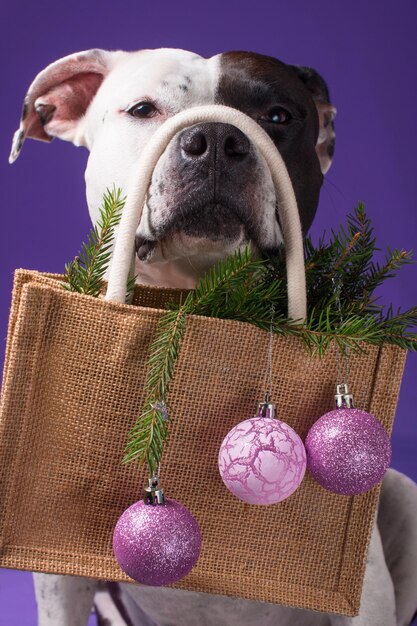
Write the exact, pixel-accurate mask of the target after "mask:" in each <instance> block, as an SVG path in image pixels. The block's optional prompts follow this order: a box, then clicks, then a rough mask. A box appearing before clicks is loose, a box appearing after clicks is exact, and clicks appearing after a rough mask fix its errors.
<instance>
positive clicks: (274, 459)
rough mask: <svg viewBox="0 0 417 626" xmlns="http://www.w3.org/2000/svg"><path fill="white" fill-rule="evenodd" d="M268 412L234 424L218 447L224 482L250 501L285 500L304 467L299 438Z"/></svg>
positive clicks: (269, 501)
mask: <svg viewBox="0 0 417 626" xmlns="http://www.w3.org/2000/svg"><path fill="white" fill-rule="evenodd" d="M269 406H273V405H269ZM260 413H261V411H260ZM269 415H270V412H268V413H267V415H266V417H262V415H261V414H260V415H258V416H257V417H252V418H250V419H247V420H245V421H244V422H241V423H240V424H237V425H236V426H235V427H234V428H232V430H231V431H230V432H229V433H228V434H227V435H226V437H225V438H224V440H223V443H222V444H221V446H220V451H219V459H218V462H219V471H220V475H221V477H222V480H223V482H224V484H225V485H226V487H227V488H228V489H229V491H231V492H232V493H233V494H234V495H235V496H237V497H238V498H240V499H241V500H244V501H245V502H249V503H250V504H265V505H266V504H275V503H276V502H281V500H285V498H288V497H289V496H290V495H291V494H292V493H294V491H295V490H296V489H297V487H298V486H299V485H300V483H301V481H302V480H303V478H304V473H305V470H306V453H305V449H304V445H303V442H302V441H301V439H300V437H299V436H298V435H297V433H296V432H295V431H294V430H293V429H292V428H291V427H290V426H288V424H285V423H284V422H281V421H279V420H277V419H275V418H273V417H270V416H269Z"/></svg>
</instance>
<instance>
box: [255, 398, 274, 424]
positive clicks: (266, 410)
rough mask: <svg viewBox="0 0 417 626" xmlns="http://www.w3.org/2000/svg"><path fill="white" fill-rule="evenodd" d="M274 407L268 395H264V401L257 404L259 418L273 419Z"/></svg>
mask: <svg viewBox="0 0 417 626" xmlns="http://www.w3.org/2000/svg"><path fill="white" fill-rule="evenodd" d="M275 409H276V405H275V404H272V402H271V396H270V395H269V393H266V394H265V400H264V401H263V402H260V403H259V407H258V415H259V416H260V417H272V418H274V417H275Z"/></svg>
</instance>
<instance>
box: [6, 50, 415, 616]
mask: <svg viewBox="0 0 417 626" xmlns="http://www.w3.org/2000/svg"><path fill="white" fill-rule="evenodd" d="M83 55H84V56H83ZM219 58H220V57H219V55H218V56H214V57H212V58H210V59H203V58H202V57H200V56H198V55H196V54H194V53H191V52H187V51H183V50H170V49H160V50H143V51H139V52H135V53H125V52H121V51H117V52H106V51H97V53H89V52H87V53H81V54H80V55H78V56H77V55H72V56H71V57H68V58H67V59H64V60H63V61H59V62H57V63H55V64H52V66H50V67H49V68H47V70H48V71H44V72H43V73H41V74H40V75H39V77H38V78H37V79H36V80H35V81H34V83H33V85H32V87H31V90H29V93H28V101H29V103H30V104H31V105H32V106H34V108H35V109H36V110H37V111H38V112H39V111H45V110H47V108H48V106H49V107H56V114H55V115H54V116H53V117H52V119H50V120H46V121H45V123H44V124H43V128H41V127H40V126H37V125H36V124H37V122H36V121H34V120H32V119H31V120H30V124H29V123H26V127H25V126H24V124H23V122H22V126H21V129H20V130H19V131H18V133H17V134H16V136H15V142H14V146H13V150H12V156H11V160H12V161H13V160H14V159H15V158H16V157H17V154H18V152H19V150H20V147H21V144H22V142H23V139H24V137H25V135H26V133H28V132H29V130H30V127H31V128H32V130H31V134H29V136H32V137H35V138H38V139H44V140H48V139H49V138H50V137H54V136H57V137H60V138H61V139H65V140H68V141H72V142H73V143H74V144H75V145H78V146H85V147H86V148H88V150H89V151H90V156H89V160H88V166H87V170H86V174H85V179H86V188H87V201H88V206H89V211H90V216H91V220H92V222H93V223H95V222H96V221H97V219H98V217H99V211H98V209H99V206H100V204H101V200H102V196H103V192H104V190H105V189H106V187H112V186H113V184H116V186H118V187H121V188H122V189H124V190H126V189H127V184H128V181H129V179H130V177H131V174H132V172H133V170H134V168H135V165H136V163H137V161H138V159H139V158H140V154H141V150H142V149H143V146H144V145H145V143H146V141H147V139H148V138H149V137H150V136H151V135H152V134H153V132H154V131H155V129H156V128H157V127H158V126H159V125H160V124H161V123H162V122H163V121H164V120H165V119H166V118H167V117H169V116H172V115H173V114H175V113H177V112H179V111H181V110H183V109H185V108H188V107H191V106H196V105H203V104H209V103H212V102H214V94H215V89H216V85H217V83H218V80H219ZM74 63H78V64H80V63H81V64H84V65H83V67H84V71H85V73H86V74H85V80H84V82H83V84H82V85H81V87H79V86H78V85H74V84H73V83H72V82H71V81H72V79H71V64H74ZM68 68H69V69H68ZM89 72H97V73H98V74H101V75H102V76H103V77H104V80H103V82H101V83H100V85H99V86H98V85H97V84H96V81H97V77H96V75H95V74H92V75H89V74H88V73H89ZM185 74H186V75H187V76H188V77H189V79H190V80H189V89H187V91H184V90H181V89H180V84H181V83H182V82H183V80H184V75H185ZM60 76H61V78H62V76H64V77H65V78H67V77H70V78H69V80H67V81H66V82H62V81H59V77H60ZM97 87H98V88H97ZM80 89H81V91H82V93H81V97H84V99H85V100H86V101H89V99H91V98H90V96H91V93H90V92H91V90H92V89H93V90H95V95H94V97H93V98H92V101H91V103H90V104H89V106H87V108H86V110H85V112H84V114H83V115H81V116H71V115H68V112H66V107H67V102H68V103H69V104H68V108H69V109H71V106H72V104H71V100H72V99H73V98H74V93H75V92H77V90H78V92H77V93H76V96H77V97H80V93H79V90H80ZM84 92H85V93H84ZM147 99H151V100H153V101H156V102H158V104H159V107H158V108H159V111H160V114H159V115H158V116H157V117H155V118H150V119H146V120H137V119H134V118H132V117H130V116H129V115H128V114H127V110H128V109H129V108H130V106H132V105H133V104H135V103H137V102H140V101H142V100H147ZM322 106H323V105H322ZM321 114H322V112H321ZM30 125H32V126H30ZM28 128H29V130H28ZM323 132H324V131H323V130H322V131H321V133H320V136H319V144H320V145H321V144H323V141H324V139H323V137H324V135H323ZM322 148H323V146H322V145H321V149H322ZM171 158H172V154H171V150H170V146H168V147H167V150H166V151H165V153H164V155H163V156H162V157H161V159H160V162H159V163H158V166H157V168H156V169H155V172H154V176H153V178H152V184H151V188H150V190H151V194H152V193H153V194H154V195H155V196H157V195H158V189H159V183H160V182H161V180H164V172H166V170H167V169H169V166H170V159H171ZM257 166H258V169H259V185H258V187H257V194H256V195H255V197H254V202H256V204H257V207H258V215H259V218H258V219H259V220H261V222H262V231H263V233H264V236H265V237H266V238H267V239H268V238H269V240H270V242H271V244H272V243H277V242H278V241H280V240H281V235H280V230H279V227H278V224H277V222H276V219H275V192H274V188H273V184H272V180H271V177H270V173H269V169H268V168H267V167H266V164H265V163H264V162H263V159H262V157H260V155H258V160H257ZM327 167H328V164H326V165H322V170H323V171H325V170H326V169H327ZM163 209H164V207H163V206H162V207H161V206H160V207H159V210H157V211H156V212H151V211H150V210H149V207H148V206H147V205H146V206H145V209H144V212H143V216H142V219H141V223H140V225H139V227H138V231H137V232H138V234H140V235H141V236H143V237H145V238H146V237H149V236H151V226H153V225H154V224H155V223H158V220H163ZM245 243H246V236H245V233H244V231H243V230H242V231H241V234H240V237H239V238H238V239H236V240H234V241H230V242H226V241H224V240H222V241H214V242H213V241H210V240H204V239H200V240H198V241H196V238H194V237H189V236H186V235H184V234H182V233H176V234H175V235H173V236H170V237H168V238H166V239H165V240H164V241H162V242H160V243H159V244H158V248H157V250H156V251H155V253H154V255H153V257H152V263H143V262H141V261H139V259H137V260H136V273H137V274H138V277H139V282H142V283H145V284H163V285H168V286H176V287H192V286H194V285H195V283H196V281H197V280H198V278H199V277H200V276H201V274H202V273H203V272H204V271H205V270H206V269H207V268H208V267H209V266H211V265H212V264H213V263H214V262H215V261H216V260H218V259H219V258H221V257H224V256H225V255H226V254H227V253H228V252H230V251H232V250H233V249H236V247H238V246H241V245H244V244H245ZM167 261H169V263H167ZM394 474H395V473H394ZM391 476H392V473H391ZM394 482H395V481H394ZM397 483H401V479H399V481H397ZM401 486H402V488H403V490H404V494H405V495H404V497H405V498H406V499H408V502H409V503H410V507H411V514H412V515H414V519H416V518H417V497H416V493H415V488H414V485H413V486H412V487H411V486H410V484H407V485H406V487H404V485H401ZM396 489H397V490H398V485H397V486H396ZM405 517H406V516H405ZM408 530H409V533H410V535H409V536H411V535H412V531H411V530H410V528H409V529H408ZM412 540H413V542H414V543H413V546H414V547H415V546H416V545H417V532H414V535H413V537H412ZM413 549H414V548H413ZM416 556H417V549H416ZM406 570H407V575H408V577H409V571H410V568H409V567H407V568H406ZM395 582H398V581H395V580H394V583H395ZM408 586H409V585H408ZM122 588H123V590H124V592H125V593H128V594H130V595H131V596H133V597H135V598H137V599H138V601H139V603H140V604H141V605H142V606H143V607H144V608H145V610H147V611H148V612H149V614H150V615H151V616H153V617H154V619H156V620H162V622H161V626H162V624H168V623H174V622H172V620H173V619H174V621H175V623H176V624H181V626H191V625H194V624H197V623H199V624H204V626H209V625H211V624H213V626H214V624H215V625H216V626H218V624H224V625H225V626H226V625H227V626H232V625H234V624H239V626H244V625H246V624H247V625H248V626H249V625H252V624H257V626H272V625H275V624H280V625H283V626H285V625H287V624H288V625H289V624H291V625H292V626H296V625H298V624H306V625H307V624H309V625H312V626H313V625H317V626H318V625H320V626H324V624H332V625H333V626H342V625H343V626H345V625H346V626H347V625H348V624H349V625H352V626H353V625H355V626H395V625H396V624H398V625H404V626H405V625H406V624H407V623H408V622H407V620H409V619H410V617H411V613H410V612H411V611H412V610H413V608H412V607H413V602H412V600H410V593H409V592H407V593H406V594H405V596H406V599H405V600H404V599H403V601H402V604H401V606H400V608H399V609H398V606H397V611H398V610H399V611H400V612H401V611H402V615H401V616H400V617H398V615H397V617H395V615H394V613H395V610H396V609H395V597H394V596H395V593H397V592H396V591H395V589H394V585H393V582H392V577H391V574H390V571H389V570H388V568H387V565H386V562H385V558H384V552H383V550H382V545H381V540H380V535H379V532H378V529H377V527H376V526H375V529H374V533H373V537H372V542H371V546H370V552H369V556H368V567H367V571H366V576H365V585H364V595H363V602H362V607H361V615H360V616H359V617H358V618H354V619H349V618H342V617H338V616H330V615H329V616H324V615H321V614H315V613H311V612H308V611H307V612H306V611H299V610H296V609H289V608H285V607H277V606H273V605H268V604H264V603H257V602H251V601H245V600H237V599H232V598H224V597H222V596H210V595H207V594H198V593H193V592H183V591H179V590H173V589H164V588H158V589H155V588H147V587H144V586H139V587H138V586H133V585H122ZM402 588H404V587H402ZM97 589H98V583H96V582H95V581H91V580H87V579H85V580H84V579H81V578H77V577H69V576H55V575H47V574H35V591H36V597H37V602H38V617H39V626H85V624H86V623H87V620H88V615H89V612H90V608H91V605H92V602H93V598H94V594H95V593H96V591H97ZM403 595H404V594H403ZM397 596H398V593H397ZM100 602H102V603H103V602H104V604H105V602H106V600H105V599H103V598H101V599H100ZM404 607H406V608H404ZM111 610H112V611H113V619H114V622H113V624H114V626H116V625H117V624H119V623H120V624H123V623H124V622H123V620H122V619H121V617H120V615H117V611H115V610H114V609H111ZM192 616H193V617H192Z"/></svg>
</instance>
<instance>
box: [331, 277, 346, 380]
mask: <svg viewBox="0 0 417 626" xmlns="http://www.w3.org/2000/svg"><path fill="white" fill-rule="evenodd" d="M332 283H333V293H334V295H335V302H336V308H337V311H338V313H339V316H340V323H342V322H343V315H342V305H341V303H340V292H341V290H342V283H341V281H340V278H339V279H338V280H337V281H336V279H335V278H334V277H333V278H332ZM336 345H337V369H338V372H339V384H340V385H343V384H345V385H346V386H349V348H348V347H347V346H346V348H345V380H344V381H343V374H342V363H341V350H340V346H339V344H338V343H337V344H336Z"/></svg>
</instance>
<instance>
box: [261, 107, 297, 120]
mask: <svg viewBox="0 0 417 626" xmlns="http://www.w3.org/2000/svg"><path fill="white" fill-rule="evenodd" d="M265 119H266V120H267V121H268V122H272V123H273V124H287V123H288V122H289V121H290V120H291V119H292V117H291V114H290V113H289V112H288V111H287V109H284V108H283V107H273V108H272V109H270V110H269V111H268V113H267V114H266V116H265Z"/></svg>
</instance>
